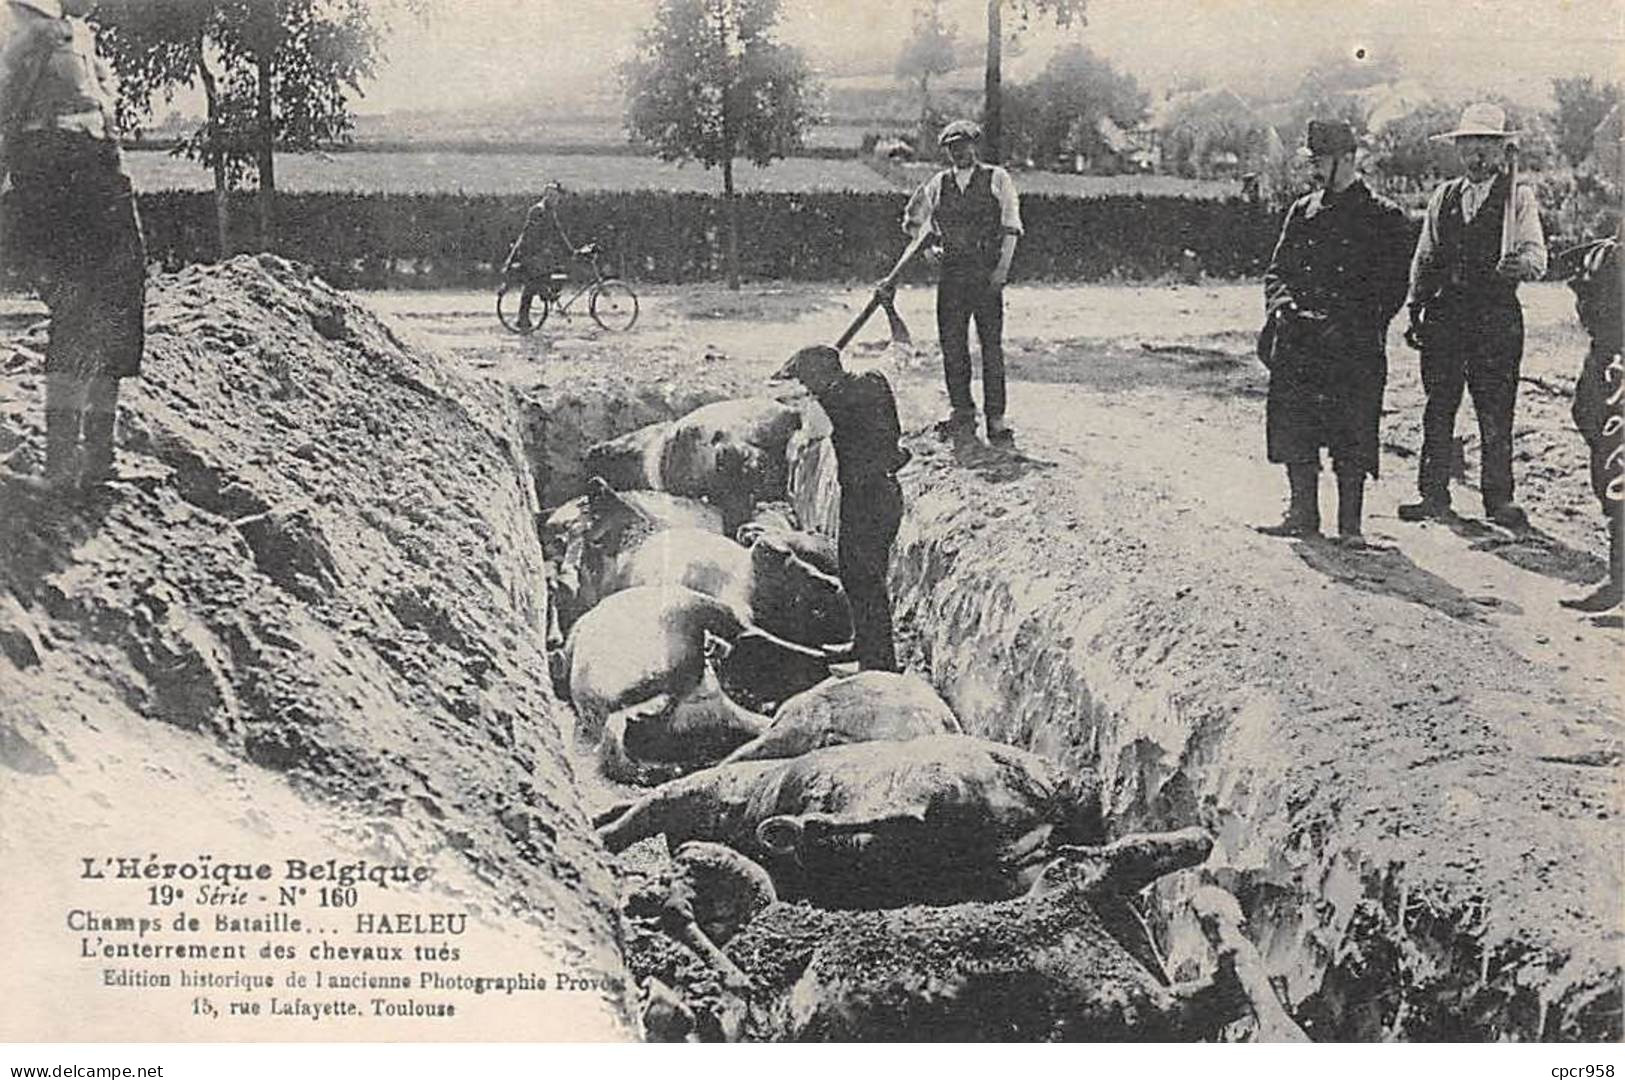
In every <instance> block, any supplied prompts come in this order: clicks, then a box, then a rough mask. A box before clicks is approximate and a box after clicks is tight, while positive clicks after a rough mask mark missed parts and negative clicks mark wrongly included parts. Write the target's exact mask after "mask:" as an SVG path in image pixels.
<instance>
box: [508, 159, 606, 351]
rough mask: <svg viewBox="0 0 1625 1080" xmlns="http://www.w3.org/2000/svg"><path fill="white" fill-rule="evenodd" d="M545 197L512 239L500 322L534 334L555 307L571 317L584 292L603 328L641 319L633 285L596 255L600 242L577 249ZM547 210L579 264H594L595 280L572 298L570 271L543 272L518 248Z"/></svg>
mask: <svg viewBox="0 0 1625 1080" xmlns="http://www.w3.org/2000/svg"><path fill="white" fill-rule="evenodd" d="M562 190H564V189H563V188H562V187H561V186H560V185H558V184H551V185H549V186H548V191H549V194H551V193H553V192H558V191H562ZM548 197H549V196H547V195H544V196H543V197H542V199H541V201H540V202H538V203H536V204H535V205H533V206H532V207H531V208H530V209H529V210H528V211H527V212H526V213H525V225H524V227H523V228H522V229H520V230H519V235H518V236H517V237H515V238H514V242H513V245H512V246H511V247H510V248H509V249H508V256H507V258H505V259H503V260H502V270H501V274H502V284H501V285H499V286H498V287H497V319H498V320H499V321H501V323H502V325H503V326H504V327H505V328H506V329H508V330H511V331H512V332H514V333H516V334H532V333H535V332H536V330H537V329H539V328H540V327H541V325H542V324H543V323H545V322H546V321H547V317H548V316H549V315H550V314H552V313H553V312H554V311H557V312H559V313H560V314H561V315H563V316H565V317H566V318H569V316H570V306H571V305H572V304H574V303H575V302H576V301H577V300H579V299H581V297H582V296H586V297H587V313H588V314H589V315H591V316H592V319H593V321H594V322H596V323H597V324H598V325H599V326H601V327H603V328H604V329H605V330H611V331H625V330H630V329H632V326H633V324H634V323H636V322H637V321H638V296H637V293H635V292H633V291H632V287H631V286H630V285H628V284H627V283H626V282H624V281H622V280H621V279H620V278H618V277H614V276H612V275H609V274H606V273H604V268H603V267H602V266H601V265H600V264H599V261H598V258H599V256H600V255H601V254H602V251H601V250H600V248H599V246H598V245H597V244H596V243H591V244H586V245H583V246H582V247H579V248H578V247H576V246H575V245H574V244H572V243H571V242H570V237H569V235H568V234H567V233H565V231H564V226H563V225H562V224H561V223H560V222H559V217H558V212H557V211H556V210H554V209H553V208H552V207H551V206H550V205H549V203H548ZM544 213H550V214H551V216H552V218H553V227H554V228H555V229H556V230H557V231H558V234H559V236H560V237H561V238H562V239H563V240H564V243H565V246H566V247H567V248H568V249H569V251H570V254H571V257H572V258H574V259H575V260H577V261H579V262H586V263H589V264H591V266H592V280H590V281H588V282H586V283H585V284H584V285H582V286H581V287H580V288H579V289H577V290H576V291H575V293H574V294H572V295H571V296H570V298H569V299H567V300H566V299H561V298H562V297H563V296H564V289H565V286H566V283H567V282H569V280H570V275H569V274H568V273H567V272H566V271H564V270H560V269H557V268H550V269H548V270H546V271H545V272H544V271H541V270H539V269H537V268H533V267H531V266H528V265H526V263H525V261H524V259H523V258H522V257H521V256H520V249H521V248H522V247H523V246H524V243H525V239H526V237H527V236H528V235H529V233H530V230H531V228H532V227H533V226H534V225H535V224H536V223H537V222H539V221H540V220H541V219H542V216H543V214H544ZM538 301H540V303H541V313H540V314H539V315H538V314H537V313H536V304H537V302H538Z"/></svg>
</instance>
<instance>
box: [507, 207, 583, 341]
mask: <svg viewBox="0 0 1625 1080" xmlns="http://www.w3.org/2000/svg"><path fill="white" fill-rule="evenodd" d="M563 191H564V189H563V187H561V186H560V185H558V184H556V183H555V184H549V185H548V187H547V190H546V192H545V193H544V194H543V195H542V198H541V200H540V201H539V202H537V203H536V204H535V205H533V206H532V207H531V208H530V209H529V210H528V211H527V212H526V213H525V231H524V234H523V236H522V237H521V239H520V245H519V251H518V255H517V258H516V259H515V260H514V270H515V271H517V272H518V273H520V274H522V275H523V276H524V283H525V284H524V289H523V290H522V291H521V292H520V294H519V328H520V329H521V330H528V329H530V306H531V302H532V301H533V300H535V299H536V296H537V294H538V293H541V292H543V291H544V290H552V292H553V294H554V295H556V294H557V287H556V286H555V285H554V282H553V275H554V274H563V273H565V272H566V269H565V264H566V262H567V259H566V256H568V254H569V253H570V252H572V251H573V250H574V248H573V246H572V245H571V243H570V238H569V237H568V236H566V235H565V234H564V226H563V225H561V224H559V215H558V210H557V209H556V208H555V207H554V205H553V202H552V200H554V198H555V197H556V196H558V195H560V194H562V193H563ZM544 218H551V219H552V225H553V227H552V228H551V229H547V228H537V226H540V225H542V224H543V219H544ZM555 237H556V238H557V239H558V241H559V242H561V243H562V244H563V245H564V247H563V249H562V250H563V253H564V254H563V255H561V254H560V253H559V251H558V250H557V249H555V247H554V243H553V241H554V238H555Z"/></svg>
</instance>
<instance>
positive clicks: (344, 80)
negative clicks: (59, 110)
mask: <svg viewBox="0 0 1625 1080" xmlns="http://www.w3.org/2000/svg"><path fill="white" fill-rule="evenodd" d="M400 2H401V3H402V4H404V6H405V7H406V8H407V9H410V10H413V11H417V12H419V13H422V12H424V11H426V10H427V3H428V0H400ZM386 18H387V8H379V7H378V6H377V5H374V4H371V3H368V2H367V0H99V3H98V4H97V6H96V8H95V10H94V12H93V13H92V20H93V21H94V22H95V23H96V24H97V26H98V27H99V29H100V30H101V31H102V34H101V38H100V41H101V47H102V49H103V50H104V52H105V53H106V55H107V56H108V58H109V59H110V60H111V61H112V63H113V66H114V69H115V70H116V71H117V72H118V75H119V81H120V110H121V112H122V113H123V114H124V116H126V117H127V118H129V119H131V120H133V121H135V122H136V123H137V125H139V122H140V121H142V120H144V119H147V118H150V117H151V115H152V109H153V103H154V99H155V98H156V97H159V96H162V97H163V98H164V99H165V100H169V99H170V98H171V97H172V96H173V94H174V93H175V91H177V90H178V89H181V88H183V87H187V86H191V85H193V83H194V82H197V83H201V85H202V87H203V91H204V99H205V102H206V115H205V119H204V122H203V125H202V126H201V127H199V128H198V129H197V130H196V131H195V132H194V133H193V135H192V136H191V137H190V138H189V139H187V140H186V142H185V143H184V144H183V146H182V147H181V151H180V152H181V153H183V154H185V155H186V156H188V157H192V158H195V159H197V160H200V161H202V162H203V163H204V164H205V165H207V166H209V167H210V168H211V169H212V170H213V172H214V181H215V206H216V227H217V229H218V231H219V234H220V235H219V242H220V252H221V254H222V255H225V254H227V253H228V251H229V249H228V247H227V238H226V231H227V224H228V222H227V220H226V202H227V193H228V191H229V190H230V189H231V188H232V187H235V186H236V185H237V184H238V183H239V182H241V181H242V180H243V179H244V178H245V177H246V176H247V175H248V173H249V172H250V171H252V172H253V173H254V175H255V178H256V180H257V184H258V189H259V237H260V244H261V246H262V247H265V248H271V247H273V246H274V244H275V221H274V212H273V208H274V205H275V198H276V172H275V152H276V151H277V150H278V149H281V150H291V151H300V150H313V149H317V148H319V147H322V146H330V145H332V144H334V143H337V142H342V141H345V140H347V139H348V137H349V132H350V129H351V126H352V124H353V118H352V117H351V115H350V111H349V101H350V98H351V96H359V95H360V94H361V93H362V90H361V84H362V82H363V81H364V80H366V79H367V78H370V77H371V75H372V74H373V71H374V69H375V66H376V64H377V62H378V60H379V59H380V58H381V47H382V41H383V36H384V33H385V32H386V29H387V22H386Z"/></svg>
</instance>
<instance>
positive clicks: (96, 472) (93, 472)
mask: <svg viewBox="0 0 1625 1080" xmlns="http://www.w3.org/2000/svg"><path fill="white" fill-rule="evenodd" d="M111 479H113V414H112V413H103V412H93V413H90V414H89V415H88V416H86V417H85V450H84V466H83V468H82V469H81V471H80V473H79V486H80V487H85V488H90V487H95V486H96V485H97V484H102V483H105V482H107V481H108V480H111Z"/></svg>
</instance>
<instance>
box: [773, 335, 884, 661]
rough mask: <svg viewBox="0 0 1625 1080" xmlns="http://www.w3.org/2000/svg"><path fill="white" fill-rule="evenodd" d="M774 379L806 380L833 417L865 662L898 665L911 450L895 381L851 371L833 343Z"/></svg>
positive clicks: (856, 634)
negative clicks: (895, 636) (897, 580)
mask: <svg viewBox="0 0 1625 1080" xmlns="http://www.w3.org/2000/svg"><path fill="white" fill-rule="evenodd" d="M773 378H774V379H776V380H777V379H795V380H797V381H799V382H800V383H801V385H803V386H805V387H806V388H807V389H808V390H810V391H811V392H812V395H813V397H814V398H816V399H817V401H818V404H819V405H820V406H822V407H823V410H824V412H825V413H827V414H828V415H829V422H830V427H831V428H832V429H833V430H832V432H831V435H830V442H831V443H832V444H833V446H834V448H835V474H836V478H837V480H839V482H840V485H841V527H840V536H839V537H837V538H836V543H835V546H836V553H837V556H838V558H839V562H840V572H841V585H842V587H843V588H844V589H845V590H846V599H847V602H848V603H849V604H850V605H851V607H852V638H853V644H854V646H855V649H856V652H857V657H858V667H859V668H860V669H862V670H864V671H896V670H897V652H896V647H895V646H894V644H893V642H892V625H891V598H890V596H888V595H887V592H886V571H887V568H888V567H889V565H890V563H891V547H892V541H894V540H896V539H897V529H898V526H899V525H901V524H902V521H903V489H902V486H901V485H900V484H898V482H897V471H898V470H899V469H901V468H902V467H903V466H904V465H906V464H908V461H909V458H910V455H909V452H908V451H907V450H904V449H903V448H902V447H901V446H899V445H898V444H897V441H898V439H899V438H901V437H902V425H901V424H899V423H898V420H897V401H896V399H895V398H894V397H893V396H892V390H891V384H890V383H888V382H887V381H886V377H885V376H884V375H882V374H881V373H880V372H878V371H868V372H865V373H863V374H862V375H854V374H852V373H851V372H849V371H847V370H845V369H844V368H842V367H841V354H840V353H838V352H836V351H835V350H834V349H832V348H830V347H829V346H827V345H814V346H812V347H811V348H806V349H802V350H801V351H800V352H798V353H796V354H795V355H794V356H792V357H790V359H789V360H788V361H786V362H785V364H784V366H783V367H782V368H780V369H779V370H778V372H777V374H775V375H774V376H773Z"/></svg>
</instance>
